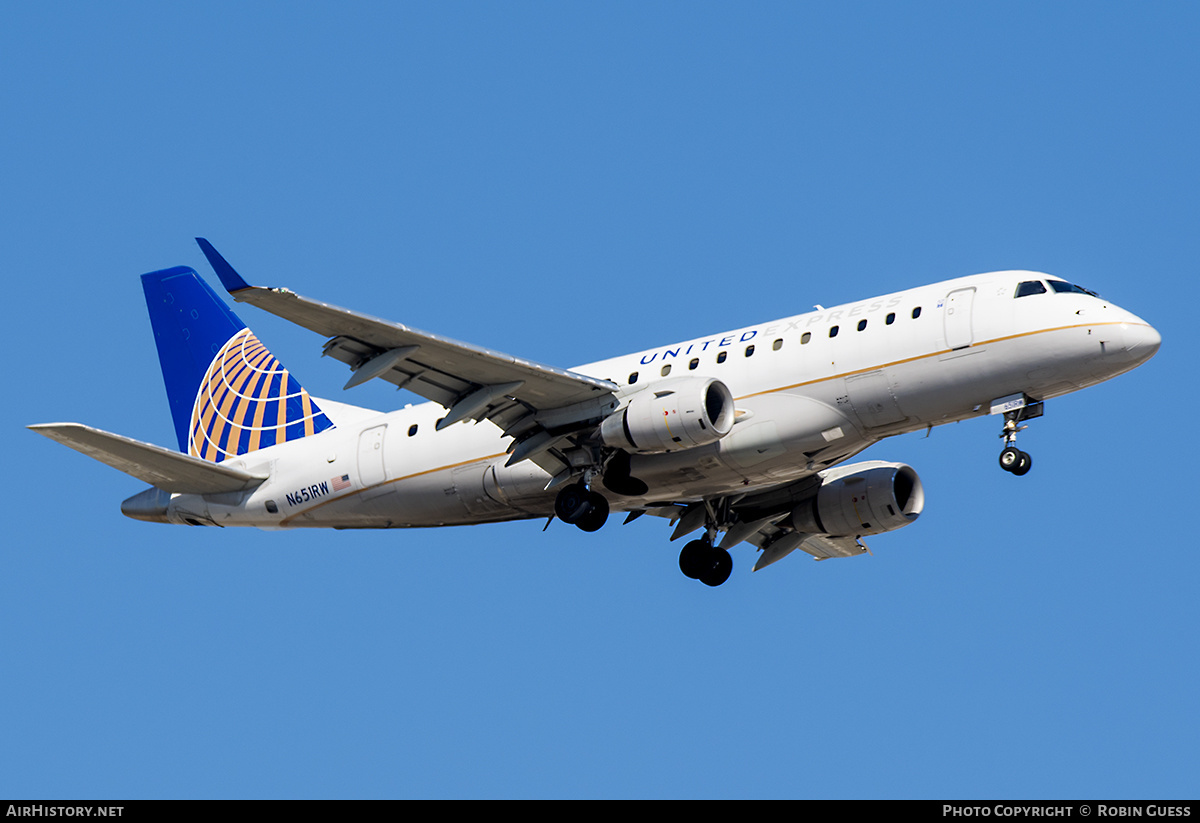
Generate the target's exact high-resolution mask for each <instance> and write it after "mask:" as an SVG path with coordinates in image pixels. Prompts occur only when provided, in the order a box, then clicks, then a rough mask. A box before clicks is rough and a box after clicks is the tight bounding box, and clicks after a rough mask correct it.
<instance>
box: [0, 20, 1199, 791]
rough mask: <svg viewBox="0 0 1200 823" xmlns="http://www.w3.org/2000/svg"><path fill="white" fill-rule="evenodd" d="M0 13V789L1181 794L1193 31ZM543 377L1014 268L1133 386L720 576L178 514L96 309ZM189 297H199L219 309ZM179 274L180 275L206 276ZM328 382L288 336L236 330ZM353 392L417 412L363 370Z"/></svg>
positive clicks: (113, 331) (1193, 683)
mask: <svg viewBox="0 0 1200 823" xmlns="http://www.w3.org/2000/svg"><path fill="white" fill-rule="evenodd" d="M5 18H6V23H5V26H4V27H3V30H2V31H0V77H3V78H4V79H3V80H2V81H0V104H2V105H3V110H4V113H5V116H4V126H3V128H2V129H0V150H2V151H3V157H4V163H3V166H2V167H0V168H2V171H0V175H2V176H0V181H2V183H0V185H2V191H3V192H4V195H5V196H4V197H3V198H0V210H2V211H0V239H2V240H3V249H4V252H5V270H6V272H7V277H6V278H5V289H6V298H7V300H6V304H7V305H8V307H9V309H8V312H7V314H8V323H9V333H8V335H7V340H8V356H7V358H6V359H5V364H4V366H3V368H4V374H5V378H6V379H5V383H6V385H8V386H9V389H8V397H9V398H10V400H9V404H8V406H7V407H5V409H4V411H2V412H0V415H2V417H3V423H4V425H3V426H0V438H2V442H3V445H4V447H5V452H6V454H7V455H8V457H9V463H8V465H9V471H8V472H7V473H6V475H5V480H4V497H5V500H6V501H7V504H8V505H7V516H6V518H5V525H4V531H5V536H6V537H5V540H4V548H3V551H2V552H0V587H2V591H3V597H0V667H2V668H3V671H4V674H3V676H2V677H0V729H2V730H3V733H2V734H0V796H8V797H13V796H30V797H51V798H72V797H74V798H79V797H95V798H106V797H115V798H123V797H412V796H436V797H528V796H534V797H560V796H586V797H626V796H636V797H775V796H780V797H937V798H942V797H985V796H986V797H1016V798H1039V797H1051V798H1053V797H1194V796H1195V795H1196V789H1197V785H1198V783H1197V775H1198V774H1200V752H1198V750H1197V749H1198V745H1197V740H1198V739H1200V735H1198V734H1197V726H1198V720H1200V710H1198V709H1197V703H1196V694H1197V692H1198V685H1200V684H1198V679H1200V677H1198V675H1200V666H1198V664H1197V656H1196V640H1195V637H1196V629H1197V618H1198V614H1197V611H1198V607H1197V598H1196V585H1197V580H1198V579H1200V557H1198V554H1197V549H1198V548H1200V547H1198V546H1197V538H1196V530H1197V525H1196V523H1195V522H1194V515H1193V512H1194V506H1193V505H1192V503H1193V499H1194V496H1195V479H1194V472H1193V470H1194V467H1195V465H1196V463H1197V453H1196V447H1195V445H1194V439H1193V435H1194V427H1193V417H1194V411H1195V408H1196V407H1197V400H1198V397H1197V391H1196V389H1195V386H1194V380H1193V379H1192V378H1193V377H1194V375H1195V368H1196V367H1195V352H1196V345H1195V342H1194V339H1195V338H1194V329H1193V326H1194V314H1195V310H1196V308H1195V307H1196V305H1197V297H1198V294H1197V292H1198V288H1197V282H1196V281H1197V278H1196V261H1197V259H1200V255H1198V252H1200V233H1198V232H1197V225H1200V208H1198V207H1200V202H1198V200H1200V194H1198V192H1200V186H1198V185H1197V182H1198V172H1200V160H1198V156H1197V152H1196V150H1195V140H1196V135H1197V133H1198V128H1200V116H1198V110H1197V98H1196V88H1197V85H1198V83H1200V52H1197V50H1196V48H1195V43H1196V42H1197V38H1198V36H1200V10H1198V9H1197V7H1196V6H1195V5H1194V4H1185V3H1157V4H1148V5H1147V4H1142V5H1138V6H1136V7H1135V6H1134V5H1132V4H1115V3H1113V4H1073V3H1054V4H1045V3H1006V4H1002V5H1000V4H998V5H996V6H994V7H989V6H985V5H984V4H962V3H904V4H900V3H844V4H828V7H818V6H817V5H816V4H799V3H793V4H788V3H755V4H743V5H737V6H735V5H733V4H729V5H718V4H711V3H698V4H682V3H650V4H646V3H637V4H634V3H608V4H589V5H584V4H571V3H508V4H493V3H441V4H406V3H357V4H350V6H349V8H346V7H345V4H342V5H339V6H337V7H335V6H334V5H333V4H305V3H286V4H285V3H255V4H233V3H222V2H215V3H207V4H205V5H204V6H203V8H201V7H199V6H197V7H195V8H194V9H192V8H191V7H184V6H180V5H178V4H172V5H164V4H150V3H147V4H131V3H113V4H103V5H86V4H20V5H11V6H10V7H9V8H7V9H6V13H5ZM196 235H203V236H206V237H208V238H209V239H210V240H212V241H213V243H214V244H215V245H216V246H217V248H218V249H220V250H221V251H222V252H223V253H224V254H225V255H226V256H227V257H228V258H229V260H230V261H231V262H232V263H233V265H234V266H235V267H236V268H238V270H239V271H240V272H241V273H242V274H243V275H245V276H246V277H247V279H249V280H250V281H252V282H258V283H263V284H269V285H286V286H288V287H290V288H292V289H294V290H296V291H298V292H301V293H303V294H306V295H309V296H312V297H317V298H321V299H324V300H327V301H329V302H333V303H337V304H340V305H344V306H347V307H352V308H355V309H359V310H362V311H367V312H370V313H373V314H376V315H379V316H382V317H387V318H391V319H395V320H397V321H402V322H405V323H408V324H411V325H414V326H416V327H418V328H423V329H427V330H430V331H435V332H438V333H441V334H446V335H449V336H451V337H455V338H458V339H462V340H467V341H471V342H474V343H477V344H480V345H485V346H488V347H490V348H495V349H499V350H501V351H507V352H510V353H513V354H517V355H521V356H524V357H528V358H531V359H535V360H539V361H542V362H546V363H550V364H554V365H559V366H571V365H574V364H578V363H584V362H589V361H593V360H597V359H600V358H603V357H607V356H612V355H615V354H619V353H622V352H626V351H634V350H639V349H644V348H650V347H653V346H657V345H660V344H664V343H668V342H671V341H673V340H676V339H683V338H690V337H695V336H697V335H701V334H707V333H712V332H716V331H718V330H723V329H728V328H735V327H738V326H744V325H749V324H752V323H756V322H759V321H763V320H767V319H770V318H774V317H779V316H784V315H790V314H795V313H798V312H801V311H804V310H806V309H808V308H809V307H810V306H811V305H812V304H814V303H821V304H823V305H833V304H836V303H839V302H843V301H848V300H854V299H858V298H863V297H868V296H872V295H876V294H881V293H886V292H889V291H894V290H897V289H900V288H905V287H909V286H914V285H919V284H922V283H927V282H933V281H937V280H942V279H947V278H950V277H956V276H960V275H964V274H971V273H975V272H981V271H990V270H996V269H1006V268H1029V269H1036V270H1041V271H1048V272H1052V273H1054V274H1056V275H1059V276H1061V277H1064V278H1066V279H1068V280H1071V281H1073V282H1077V283H1080V284H1082V285H1085V286H1087V287H1089V288H1093V289H1096V290H1098V291H1100V292H1101V293H1102V294H1104V295H1105V296H1106V297H1108V298H1110V299H1112V300H1113V301H1115V302H1116V303H1118V304H1119V305H1122V306H1123V307H1125V308H1128V309H1130V310H1132V311H1134V312H1135V313H1137V314H1139V315H1141V316H1143V317H1144V318H1146V319H1147V320H1149V321H1150V322H1151V323H1153V324H1154V325H1155V326H1156V327H1157V328H1158V329H1159V331H1160V332H1161V333H1162V335H1163V339H1164V343H1163V347H1162V350H1161V351H1160V352H1159V354H1158V355H1157V356H1156V357H1155V358H1154V359H1153V360H1152V361H1151V362H1150V363H1148V364H1147V365H1145V366H1143V367H1142V368H1140V369H1138V370H1137V371H1135V372H1133V373H1131V374H1128V375H1125V376H1123V377H1121V378H1118V379H1117V380H1115V381H1112V382H1110V383H1107V384H1104V385H1102V386H1099V387H1096V388H1093V389H1090V390H1088V391H1086V392H1082V393H1079V394H1076V395H1072V396H1069V397H1066V398H1063V399H1060V400H1057V401H1054V402H1052V403H1049V404H1047V410H1046V415H1045V417H1044V418H1043V419H1040V420H1037V421H1035V422H1034V423H1033V425H1032V427H1031V428H1030V429H1029V431H1027V432H1026V433H1025V434H1024V435H1023V436H1022V438H1021V441H1020V444H1021V446H1022V448H1025V449H1026V450H1027V451H1029V452H1030V453H1031V454H1032V455H1033V456H1034V460H1035V466H1034V468H1033V471H1032V472H1031V473H1030V474H1029V475H1028V476H1026V477H1024V478H1015V477H1013V476H1011V475H1008V474H1006V473H1004V472H1002V471H1000V469H999V468H998V467H997V465H996V456H997V454H998V452H999V448H1000V441H999V440H998V439H997V433H998V426H997V425H996V422H995V420H994V419H987V420H976V421H971V422H967V423H962V424H958V425H952V426H946V427H942V428H939V429H937V430H935V431H934V432H933V433H932V435H931V436H930V437H929V438H925V437H924V436H923V435H920V434H918V435H909V436H906V437H902V438H896V439H893V440H891V441H887V442H884V443H882V444H879V445H878V446H876V447H874V448H873V449H872V450H870V451H869V452H868V453H867V456H868V457H875V458H880V459H891V460H900V461H905V462H908V463H910V464H911V465H913V466H914V467H915V468H916V469H917V470H918V471H919V472H920V474H921V477H922V479H923V482H924V483H925V487H926V493H927V506H926V510H925V514H924V515H923V516H922V517H921V520H920V521H919V522H918V523H917V524H915V525H913V526H911V527H909V528H906V529H903V530H901V531H899V532H895V533H893V534H889V535H883V536H880V537H876V538H874V539H872V540H871V541H870V545H871V547H872V549H873V551H874V556H873V557H864V558H856V559H853V560H847V561H834V562H828V563H813V562H809V561H807V559H806V558H803V557H800V556H798V555H799V553H797V555H793V556H792V557H789V558H788V559H787V560H785V561H784V562H781V563H779V564H777V565H775V566H773V567H771V568H770V569H769V570H766V571H764V572H761V573H758V574H753V575H752V574H750V571H749V568H750V566H751V565H752V564H753V551H752V550H751V549H749V548H748V547H743V548H742V549H740V550H737V551H736V552H735V554H734V562H735V569H734V574H733V577H732V578H731V579H730V581H729V582H728V583H727V584H725V585H724V586H723V587H721V588H720V589H717V590H710V589H708V588H706V587H703V586H700V585H697V584H695V583H694V582H693V581H689V580H687V579H685V578H683V577H682V576H681V575H680V574H679V572H678V569H677V566H676V555H677V550H678V545H679V544H669V543H668V542H667V538H668V536H669V531H670V530H669V527H668V526H667V525H666V524H665V523H659V522H647V520H649V519H650V518H643V519H642V520H639V521H637V522H636V523H634V524H631V525H629V526H621V525H620V522H619V519H617V520H614V521H613V522H610V524H609V525H608V526H606V527H605V528H604V529H603V530H601V531H600V532H598V533H596V534H590V535H589V534H583V533H581V532H579V531H578V530H576V529H572V528H568V527H565V526H563V525H562V524H555V525H552V526H551V527H550V529H549V530H548V531H547V532H545V533H543V532H542V531H541V527H542V525H543V524H542V523H540V522H539V523H533V522H528V523H514V524H505V525H497V526H485V527H473V528H461V529H450V530H432V531H394V532H364V533H346V532H310V533H304V532H293V533H266V532H257V531H242V530H225V531H218V530H211V529H186V528H181V527H168V526H157V525H150V524H145V523H139V522H135V521H132V520H128V519H126V518H124V517H122V516H121V515H120V513H119V510H118V505H119V503H120V501H121V500H122V499H123V498H125V497H127V496H129V495H131V494H133V493H135V492H137V491H139V490H140V489H141V488H142V486H141V484H139V483H138V482H137V481H135V480H132V479H130V478H128V477H126V476H124V475H122V474H120V473H118V472H115V471H113V470H111V469H108V468H106V467H104V466H102V465H100V464H97V463H94V462H93V461H90V460H88V459H86V458H84V457H82V456H81V455H78V454H75V453H74V452H71V451H69V450H67V449H64V448H62V447H60V446H57V445H55V444H53V443H51V442H49V441H46V440H44V439H43V438H40V437H38V436H37V435H35V434H32V433H30V432H28V431H26V430H25V429H24V428H23V426H25V425H26V424H29V423H35V422H47V421H57V420H78V421H81V422H86V423H89V424H92V425H96V426H100V427H102V428H105V429H109V430H113V431H117V432H121V433H123V434H127V435H129V436H133V437H137V438H140V439H144V440H150V441H154V442H157V443H162V444H167V445H171V444H173V443H174V437H173V432H172V427H171V421H170V416H169V413H168V408H167V403H166V396H165V392H164V390H163V388H162V384H161V380H160V376H159V371H158V364H157V358H156V354H155V351H154V347H153V341H152V336H151V333H150V327H149V322H148V319H147V316H146V312H145V307H144V303H143V300H142V295H141V288H140V284H139V282H138V277H137V275H139V274H140V273H142V272H145V271H150V270H154V269H159V268H165V267H168V266H173V265H190V266H193V267H195V268H196V269H197V270H198V271H200V272H201V273H202V274H204V275H205V276H209V275H210V270H209V269H208V268H207V266H206V265H205V264H204V261H203V258H202V256H201V255H200V252H199V250H198V249H197V248H196V246H195V244H194V243H193V241H192V238H193V237H194V236H196ZM210 279H211V278H210ZM212 282H214V285H215V280H212ZM238 311H239V313H240V314H241V315H242V316H243V319H245V320H246V321H247V322H248V323H249V324H250V325H251V326H252V327H253V328H254V329H255V330H256V332H257V334H258V335H259V337H260V338H262V339H263V340H264V342H265V343H266V344H267V345H268V346H269V347H270V348H271V349H272V351H273V352H274V353H275V354H276V355H277V356H278V357H279V358H280V359H281V360H282V361H283V362H284V363H285V364H286V365H287V366H288V367H289V368H290V369H291V370H292V371H293V372H294V373H295V374H296V375H297V376H298V377H299V378H300V379H301V380H302V382H303V383H304V384H305V386H306V387H307V388H308V389H309V390H310V391H311V392H313V393H314V394H316V395H318V396H331V397H336V398H342V394H341V385H342V383H343V382H344V381H345V379H346V375H345V372H344V367H342V366H341V365H340V364H337V363H334V362H332V361H330V360H328V359H326V360H322V359H321V358H320V357H319V354H320V344H321V342H322V341H321V340H320V339H319V338H316V337H315V336H313V335H311V334H310V333H308V332H305V331H303V330H299V329H295V328H291V327H289V326H288V325H287V324H286V323H284V322H282V321H279V320H276V319H275V318H272V317H269V316H265V315H263V314H261V313H257V314H256V313H254V310H253V309H252V308H250V307H245V306H242V307H239V308H238ZM344 399H346V400H348V401H351V402H355V403H358V404H360V405H367V406H372V407H376V408H380V409H388V408H394V407H395V406H396V405H398V404H401V403H403V402H411V401H412V398H411V397H406V396H404V395H398V394H396V392H394V391H393V390H392V389H391V387H389V386H382V385H379V386H377V385H368V386H364V387H362V388H359V389H356V390H355V391H354V393H353V395H350V394H347V395H346V396H345V397H344Z"/></svg>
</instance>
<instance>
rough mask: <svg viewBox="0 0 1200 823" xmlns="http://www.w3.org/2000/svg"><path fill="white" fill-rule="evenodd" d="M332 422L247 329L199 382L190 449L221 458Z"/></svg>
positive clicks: (205, 456) (227, 345) (206, 456)
mask: <svg viewBox="0 0 1200 823" xmlns="http://www.w3.org/2000/svg"><path fill="white" fill-rule="evenodd" d="M332 427H333V423H332V422H330V420H329V418H328V417H327V416H326V415H325V412H323V411H321V409H320V408H319V407H318V406H317V404H316V403H314V402H313V399H312V398H311V397H309V395H308V392H307V391H305V390H304V388H303V387H302V386H301V385H300V384H299V383H298V382H296V379H295V378H294V377H292V376H291V375H290V374H289V373H288V370H287V369H285V368H284V367H283V366H282V364H280V362H279V361H278V360H276V359H275V357H274V356H273V355H272V354H271V353H270V352H269V351H267V348H266V346H264V345H263V344H262V343H261V342H259V339H258V338H257V337H255V336H254V334H253V333H252V332H251V331H250V329H248V328H243V329H242V330H241V331H239V332H238V333H237V334H235V335H234V336H233V337H231V338H229V340H227V341H226V342H225V345H224V346H222V347H221V350H220V351H219V352H217V355H216V357H214V358H213V360H212V363H210V364H209V366H208V371H207V372H205V374H204V379H203V380H201V381H200V389H199V391H198V392H197V394H196V402H195V404H194V405H193V407H192V420H191V425H190V428H189V432H188V453H189V454H191V455H192V456H193V457H199V458H202V459H204V460H208V461H211V462H213V463H220V462H221V461H222V460H227V459H228V458H230V457H236V456H237V455H240V454H246V453H248V452H252V451H257V450H258V449H264V448H266V447H267V446H274V445H275V444H277V443H284V442H287V441H289V440H298V439H300V438H301V437H308V436H309V435H313V434H316V433H318V432H321V431H324V430H325V429H328V428H332Z"/></svg>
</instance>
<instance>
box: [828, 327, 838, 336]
mask: <svg viewBox="0 0 1200 823" xmlns="http://www.w3.org/2000/svg"><path fill="white" fill-rule="evenodd" d="M837 333H838V327H837V326H830V327H829V336H830V337H837Z"/></svg>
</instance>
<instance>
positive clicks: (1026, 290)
mask: <svg viewBox="0 0 1200 823" xmlns="http://www.w3.org/2000/svg"><path fill="white" fill-rule="evenodd" d="M1045 293H1046V286H1045V284H1044V283H1042V281H1041V280H1026V281H1025V282H1024V283H1021V284H1020V285H1018V286H1017V293H1016V294H1015V295H1013V296H1014V297H1028V296H1029V295H1031V294H1045Z"/></svg>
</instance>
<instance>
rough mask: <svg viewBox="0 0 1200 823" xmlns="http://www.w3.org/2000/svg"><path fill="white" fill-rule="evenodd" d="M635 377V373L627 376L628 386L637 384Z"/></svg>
mask: <svg viewBox="0 0 1200 823" xmlns="http://www.w3.org/2000/svg"><path fill="white" fill-rule="evenodd" d="M637 376H638V373H637V372H634V373H633V374H631V375H629V385H631V386H632V385H633V384H634V383H636V382H637Z"/></svg>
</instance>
